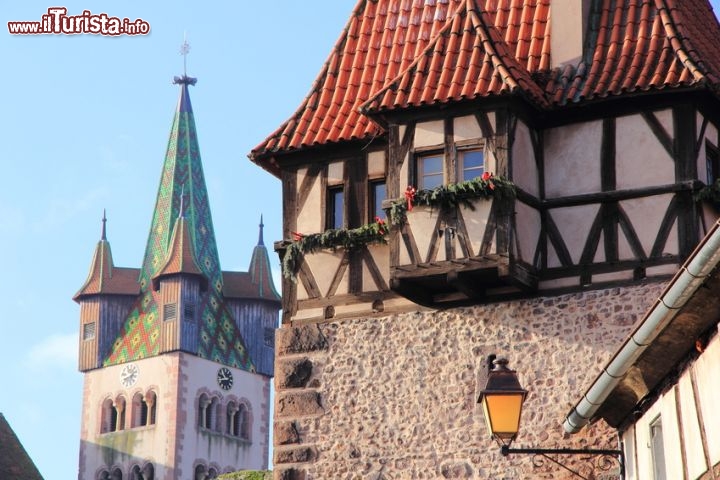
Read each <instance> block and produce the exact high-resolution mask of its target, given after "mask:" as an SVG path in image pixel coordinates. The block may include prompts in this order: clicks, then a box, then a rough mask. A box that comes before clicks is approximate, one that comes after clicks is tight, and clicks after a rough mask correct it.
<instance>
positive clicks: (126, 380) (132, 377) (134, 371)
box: [120, 363, 140, 388]
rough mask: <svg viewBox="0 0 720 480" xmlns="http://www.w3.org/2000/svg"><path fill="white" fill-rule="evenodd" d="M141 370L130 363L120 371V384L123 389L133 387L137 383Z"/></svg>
mask: <svg viewBox="0 0 720 480" xmlns="http://www.w3.org/2000/svg"><path fill="white" fill-rule="evenodd" d="M139 374H140V370H139V369H138V367H137V365H135V364H134V363H128V364H127V365H125V366H124V367H123V369H122V370H121V371H120V383H121V384H122V386H123V387H125V388H127V387H132V386H133V385H135V382H137V379H138V375H139Z"/></svg>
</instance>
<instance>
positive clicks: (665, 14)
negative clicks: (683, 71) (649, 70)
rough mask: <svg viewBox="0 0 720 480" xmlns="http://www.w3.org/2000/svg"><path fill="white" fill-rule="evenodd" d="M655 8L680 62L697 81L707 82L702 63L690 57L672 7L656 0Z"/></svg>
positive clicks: (662, 0)
mask: <svg viewBox="0 0 720 480" xmlns="http://www.w3.org/2000/svg"><path fill="white" fill-rule="evenodd" d="M655 8H657V10H658V14H659V15H660V17H661V18H662V25H663V28H664V29H665V32H666V34H667V36H668V41H669V42H670V46H671V47H672V48H673V52H674V53H675V55H676V56H677V58H678V60H680V63H682V64H683V66H685V67H686V68H688V70H689V71H690V73H691V74H692V76H693V78H694V79H695V80H696V81H698V82H705V81H707V72H706V71H705V68H703V67H701V65H700V63H698V62H696V61H695V60H694V59H693V58H692V56H691V55H690V51H689V50H687V48H686V46H685V42H684V40H685V38H684V37H683V35H681V34H680V31H679V29H678V27H677V25H676V21H675V17H674V16H673V15H672V13H671V12H670V7H669V6H668V5H667V2H666V1H665V0H655ZM675 10H677V9H675ZM700 62H702V60H700Z"/></svg>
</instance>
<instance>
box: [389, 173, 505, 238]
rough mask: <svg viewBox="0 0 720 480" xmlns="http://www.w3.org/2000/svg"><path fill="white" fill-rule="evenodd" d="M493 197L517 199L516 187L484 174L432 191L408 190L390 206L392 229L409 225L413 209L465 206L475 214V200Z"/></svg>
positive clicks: (502, 178)
mask: <svg viewBox="0 0 720 480" xmlns="http://www.w3.org/2000/svg"><path fill="white" fill-rule="evenodd" d="M490 197H510V198H512V197H515V184H514V183H512V182H511V181H510V180H507V179H506V178H504V177H496V176H494V175H493V174H492V173H489V172H485V173H484V174H483V175H482V176H481V177H476V178H474V179H472V180H468V181H465V182H460V183H451V184H448V185H441V186H439V187H436V188H433V189H431V190H416V189H415V187H413V186H408V187H407V189H406V190H405V193H404V194H403V197H402V198H399V199H397V200H394V201H392V202H391V205H390V208H389V209H388V213H389V215H388V217H389V218H390V224H391V225H394V226H400V225H403V224H404V223H405V222H406V221H407V212H409V211H412V209H413V206H417V205H427V206H430V207H456V206H458V205H460V204H463V205H465V206H467V207H468V208H470V209H471V210H473V209H474V206H473V205H472V203H471V200H472V199H475V198H490Z"/></svg>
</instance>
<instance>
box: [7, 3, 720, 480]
mask: <svg viewBox="0 0 720 480" xmlns="http://www.w3.org/2000/svg"><path fill="white" fill-rule="evenodd" d="M3 3H4V4H3V6H2V8H0V28H2V32H0V64H1V65H2V71H3V75H2V85H3V100H2V110H1V112H2V113H1V114H0V166H1V167H2V169H1V170H0V179H1V180H2V183H3V185H2V188H0V252H2V260H1V261H0V265H1V266H2V267H1V268H0V271H1V272H2V275H0V292H2V293H1V295H2V297H1V298H2V305H3V308H2V310H1V313H0V373H1V374H2V388H0V412H2V413H3V414H4V415H5V417H6V418H7V419H8V421H9V422H10V424H11V425H12V427H13V428H14V429H15V432H16V433H17V435H18V436H19V437H20V440H21V441H22V443H23V444H24V446H25V448H26V449H27V450H28V452H29V453H30V455H31V456H32V458H33V459H34V461H35V463H36V464H37V465H38V468H39V469H40V470H41V472H42V474H43V475H44V477H45V478H46V480H67V479H72V478H76V477H77V456H78V446H79V430H80V407H81V398H82V375H81V374H80V373H78V372H77V360H76V357H77V329H78V323H79V307H78V306H77V305H76V304H75V303H74V302H73V301H72V300H71V297H72V296H73V294H74V293H75V292H76V291H77V289H78V288H79V287H80V286H81V285H82V283H83V281H84V280H85V278H86V276H87V273H88V267H89V265H90V261H91V258H92V253H93V249H94V247H95V244H96V242H97V241H98V239H99V235H100V226H101V224H100V218H101V217H102V211H103V208H106V209H107V212H108V213H107V214H108V238H109V240H110V243H111V246H112V251H113V256H114V259H115V264H116V265H117V266H126V267H139V265H140V262H141V260H142V255H143V249H144V246H145V241H146V239H147V233H148V228H149V224H150V219H151V210H152V208H153V205H154V198H155V194H156V189H157V185H158V181H159V174H160V167H161V164H162V160H163V156H164V153H165V147H166V144H167V137H168V133H169V130H170V122H171V120H172V115H173V111H174V108H175V104H176V101H177V97H178V89H177V87H175V86H173V85H171V80H172V77H173V76H174V75H177V74H180V73H181V72H182V57H181V56H180V55H179V47H180V44H181V43H182V39H183V33H184V32H185V31H186V32H187V36H188V40H189V42H190V43H191V52H190V55H189V57H188V74H190V75H192V76H196V77H198V79H199V80H198V84H197V86H196V87H195V88H193V89H192V91H191V97H192V103H193V108H194V111H195V118H196V122H197V127H198V135H199V141H200V148H201V152H202V158H203V163H204V168H205V176H206V180H207V184H208V189H209V194H210V201H211V204H212V211H213V221H214V226H215V233H216V236H217V240H218V249H219V252H220V260H221V264H222V267H223V269H225V270H245V269H247V267H248V263H249V260H250V255H251V252H252V248H253V246H254V245H255V243H256V242H257V224H258V219H259V216H260V214H261V213H262V214H264V216H265V225H266V228H265V239H266V244H267V245H268V246H269V247H271V246H272V242H273V241H274V240H279V239H280V234H281V223H280V222H281V194H280V182H279V181H278V180H276V179H275V178H274V177H272V176H270V175H269V174H267V173H265V171H264V170H261V169H260V168H258V167H256V166H254V165H253V164H251V163H250V162H249V161H248V160H247V158H246V154H247V153H248V152H249V151H250V149H251V148H252V147H253V146H254V145H256V144H257V143H258V142H260V141H261V140H262V139H263V138H265V136H266V135H267V134H269V133H270V132H271V131H273V130H274V129H275V128H276V127H277V126H279V124H280V123H281V122H282V121H283V120H285V119H286V118H287V117H288V116H289V115H290V114H291V113H292V112H293V111H294V109H295V108H296V107H297V105H298V104H299V103H300V101H301V99H302V98H303V97H304V96H305V94H306V93H307V91H308V89H309V87H310V85H311V83H312V81H313V80H314V78H315V76H316V75H317V73H318V71H319V70H320V68H321V65H322V63H323V61H324V60H325V58H326V57H327V55H328V53H329V52H330V50H331V48H332V46H333V44H334V43H335V40H336V39H337V37H338V35H339V34H340V31H341V30H342V28H343V27H344V25H345V22H346V20H347V17H348V15H349V13H350V12H351V10H352V8H353V6H354V3H355V1H354V0H311V1H297V0H264V1H254V2H250V1H247V0H246V1H235V2H230V1H223V2H205V3H204V4H202V5H201V2H189V1H187V0H175V1H173V2H169V1H165V0H163V1H155V2H148V1H139V0H126V1H123V2H117V1H116V2H99V1H95V0H85V1H84V2H75V1H72V2H67V3H62V5H63V6H65V7H67V9H68V13H69V14H76V15H77V14H80V13H82V11H83V10H90V11H91V12H92V13H98V14H99V13H106V14H108V15H109V16H116V17H121V18H122V17H128V18H130V19H136V18H142V19H143V20H145V21H147V22H148V23H149V24H150V28H151V32H150V34H149V35H147V36H134V37H129V36H121V37H114V38H112V37H103V36H99V35H78V36H65V35H40V36H14V35H10V34H9V33H8V31H7V27H6V24H7V22H8V21H20V20H30V21H38V20H40V19H41V16H42V15H43V14H45V13H46V12H47V9H48V8H49V7H51V6H55V5H57V3H42V2H38V1H36V0H29V1H24V2H9V1H4V2H3ZM719 4H720V0H713V5H714V8H715V10H716V11H717V10H718V5H719ZM273 258H276V257H273Z"/></svg>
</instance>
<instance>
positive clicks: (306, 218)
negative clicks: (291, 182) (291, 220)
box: [297, 168, 323, 233]
mask: <svg viewBox="0 0 720 480" xmlns="http://www.w3.org/2000/svg"><path fill="white" fill-rule="evenodd" d="M306 173H307V169H306V168H301V169H299V170H298V176H297V184H298V186H300V185H302V181H303V179H304V178H305V174H306ZM321 199H322V192H321V189H320V176H319V175H318V177H317V179H316V180H315V182H313V185H312V188H311V189H310V193H309V194H308V198H307V200H306V201H305V204H304V205H303V208H301V209H300V211H299V212H298V215H297V228H298V231H299V232H300V233H317V232H319V231H320V230H321V229H322V221H323V218H322V215H321V214H319V212H318V208H319V205H320V201H321Z"/></svg>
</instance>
